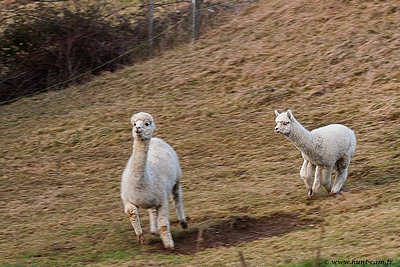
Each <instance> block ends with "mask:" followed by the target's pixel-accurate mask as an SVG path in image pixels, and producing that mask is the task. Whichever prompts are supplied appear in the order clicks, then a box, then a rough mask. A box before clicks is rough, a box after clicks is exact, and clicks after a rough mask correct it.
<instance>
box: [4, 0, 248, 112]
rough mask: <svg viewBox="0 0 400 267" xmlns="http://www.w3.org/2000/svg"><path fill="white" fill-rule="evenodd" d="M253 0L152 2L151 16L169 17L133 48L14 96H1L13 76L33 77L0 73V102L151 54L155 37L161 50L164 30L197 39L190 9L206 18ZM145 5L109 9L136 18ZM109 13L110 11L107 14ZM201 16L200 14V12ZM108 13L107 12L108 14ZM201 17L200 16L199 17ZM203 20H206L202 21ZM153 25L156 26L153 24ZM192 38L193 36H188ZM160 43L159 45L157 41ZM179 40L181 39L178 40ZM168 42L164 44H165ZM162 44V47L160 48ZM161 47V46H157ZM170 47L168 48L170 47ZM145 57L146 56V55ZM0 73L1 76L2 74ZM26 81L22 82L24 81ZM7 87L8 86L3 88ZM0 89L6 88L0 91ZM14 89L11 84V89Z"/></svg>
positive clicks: (58, 86) (66, 83)
mask: <svg viewBox="0 0 400 267" xmlns="http://www.w3.org/2000/svg"><path fill="white" fill-rule="evenodd" d="M251 2H253V1H240V0H237V1H227V2H226V1H225V2H204V3H202V6H201V9H199V10H197V11H194V10H193V9H192V8H191V7H192V6H191V5H192V4H193V3H192V2H189V1H179V0H178V1H173V2H171V1H170V2H157V3H155V7H156V8H155V15H154V16H155V17H156V18H157V19H159V18H160V17H161V15H167V16H168V17H169V21H167V22H165V21H162V20H160V19H159V20H158V23H166V24H167V25H164V27H163V28H161V30H160V29H158V30H157V31H154V34H153V35H152V36H148V37H146V38H145V39H142V40H141V41H140V42H139V43H137V44H136V45H134V46H133V47H131V48H129V49H127V50H125V51H123V52H120V53H119V54H118V55H115V56H113V57H112V58H109V59H107V60H104V61H103V62H101V63H100V64H97V65H96V66H93V67H91V68H89V69H87V70H83V71H80V72H79V73H74V75H71V76H69V77H67V78H64V79H62V80H61V81H56V82H53V83H52V84H50V85H47V86H42V87H41V88H38V89H36V90H34V91H32V92H28V93H24V94H23V95H17V96H16V97H15V96H14V97H13V96H12V95H11V96H8V98H7V96H5V95H4V94H6V93H7V92H9V91H10V84H11V85H12V84H13V83H14V81H15V80H17V79H25V80H27V79H31V80H34V79H36V76H34V75H31V76H29V78H26V77H27V74H26V72H24V71H21V72H20V73H17V74H15V73H12V74H13V75H8V76H4V75H0V101H1V102H0V105H4V104H7V103H10V102H13V101H17V100H19V99H22V98H25V97H30V96H33V95H36V94H38V93H42V92H46V91H50V90H57V89H62V88H65V87H67V86H69V85H71V84H76V83H79V82H77V81H79V80H81V79H82V80H84V81H85V79H83V78H84V77H87V76H91V75H93V73H96V72H99V73H100V72H101V71H102V70H105V69H106V68H107V66H111V65H112V64H115V62H118V61H119V60H120V59H122V58H125V57H128V56H129V55H132V54H134V53H135V52H140V53H141V54H143V53H146V51H147V52H148V53H149V55H152V54H154V52H153V51H152V50H153V49H154V47H149V44H151V43H154V42H155V41H156V40H159V41H158V47H159V49H164V48H165V46H166V43H167V42H168V41H169V39H168V38H167V37H166V36H167V35H168V33H170V32H171V31H173V30H174V32H177V34H178V35H181V36H180V37H182V36H183V35H184V38H181V39H182V40H183V42H186V43H187V42H189V41H190V38H197V35H195V34H193V35H192V34H191V33H192V31H193V29H195V28H197V30H198V28H199V25H200V19H199V18H198V19H197V20H196V19H193V12H198V14H201V12H203V11H205V12H206V16H207V18H208V19H209V18H210V16H218V13H219V12H220V11H223V10H226V9H227V8H231V6H232V5H238V4H245V5H247V4H249V3H251ZM147 7H148V5H147V4H140V5H126V6H123V7H121V8H119V9H116V8H115V9H114V10H113V12H111V13H112V14H113V16H116V15H121V14H122V15H125V16H127V17H128V18H129V19H135V18H137V17H144V18H146V16H147V15H146V14H145V12H144V11H145V9H146V8H147ZM130 8H134V9H135V10H134V11H129V12H126V11H127V10H129V9H130ZM20 11H21V9H20V8H16V9H12V10H0V15H1V14H2V13H4V14H6V17H5V18H4V17H2V18H1V21H3V22H4V21H5V20H7V19H11V18H12V17H13V16H19V12H20ZM109 15H110V13H109ZM203 15H204V14H203ZM110 16H111V15H110ZM203 17H204V16H203ZM196 23H199V25H198V26H196V25H195V24H196ZM205 23H207V21H206V22H205ZM156 27H157V26H156ZM178 28H179V29H184V31H177V30H176V29H178ZM197 34H198V33H197ZM93 35H95V33H90V34H86V35H81V36H74V38H73V39H70V40H66V41H64V42H61V43H57V44H54V46H63V45H64V46H65V45H66V46H68V45H69V44H70V42H77V41H78V39H85V38H87V39H90V38H93ZM170 35H171V34H170ZM171 36H172V37H170V38H177V36H175V35H171ZM162 39H164V45H163V44H162V42H161V41H160V40H162ZM192 40H194V39H192ZM160 43H161V44H160ZM180 43H182V42H180ZM167 45H168V44H167ZM162 46H164V47H162ZM160 47H162V48H160ZM171 48H172V47H171ZM147 58H148V57H147ZM128 63H129V64H130V63H132V62H131V61H128ZM36 75H40V74H36ZM2 76H3V77H2ZM25 84H26V83H25ZM7 87H8V88H7ZM4 88H7V89H9V90H8V91H7V90H4ZM12 89H14V88H12V86H11V90H12ZM2 94H3V97H2V98H1V95H2Z"/></svg>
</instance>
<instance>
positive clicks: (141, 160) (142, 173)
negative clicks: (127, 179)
mask: <svg viewBox="0 0 400 267" xmlns="http://www.w3.org/2000/svg"><path fill="white" fill-rule="evenodd" d="M149 144H150V140H136V139H135V141H134V142H133V152H132V164H131V169H130V172H131V177H132V178H133V180H134V183H135V186H136V187H142V186H144V185H146V184H148V181H147V180H148V175H146V174H147V154H148V151H149Z"/></svg>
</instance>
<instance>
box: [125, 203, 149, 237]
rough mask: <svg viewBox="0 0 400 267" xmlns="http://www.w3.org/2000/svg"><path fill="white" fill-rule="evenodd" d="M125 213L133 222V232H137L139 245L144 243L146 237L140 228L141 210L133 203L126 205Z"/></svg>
mask: <svg viewBox="0 0 400 267" xmlns="http://www.w3.org/2000/svg"><path fill="white" fill-rule="evenodd" d="M125 213H126V214H128V215H129V220H130V221H131V224H132V227H133V230H135V234H136V238H137V240H138V243H139V244H143V243H144V236H143V231H142V227H141V226H140V219H139V210H138V208H137V207H136V206H135V205H133V204H132V203H128V204H126V205H125Z"/></svg>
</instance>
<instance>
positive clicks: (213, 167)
mask: <svg viewBox="0 0 400 267" xmlns="http://www.w3.org/2000/svg"><path fill="white" fill-rule="evenodd" d="M399 13H400V6H399V3H398V2H397V1H333V0H332V1H324V2H323V3H322V2H320V1H304V0H302V1H300V0H297V1H285V0H283V1H282V0H279V1H277V0H276V1H275V0H273V1H265V2H260V3H257V4H254V5H251V6H249V7H248V8H247V9H246V10H244V11H243V12H242V13H240V14H239V15H237V16H234V17H232V19H230V20H231V22H229V23H227V24H225V25H223V26H221V27H220V28H218V29H217V30H215V31H212V32H210V33H208V34H207V36H205V37H203V38H202V39H201V40H199V42H198V43H196V44H195V45H193V46H182V47H179V48H177V49H175V50H173V51H171V52H168V53H166V54H165V55H163V56H162V57H159V58H156V59H154V60H151V61H149V62H146V63H144V64H141V65H137V66H132V67H129V68H126V69H124V70H123V71H120V72H118V73H116V74H104V75H103V76H102V77H101V78H99V79H97V80H96V81H93V82H91V83H90V84H87V85H85V86H78V87H74V88H69V89H66V90H64V91H59V92H50V93H46V94H41V95H38V96H35V97H31V98H26V99H22V100H20V101H18V102H15V103H12V104H10V105H6V106H1V107H0V120H1V123H0V136H1V142H0V166H1V178H0V179H1V183H0V195H1V198H0V207H1V208H0V209H1V215H0V216H1V218H0V229H1V230H0V235H1V238H0V240H1V241H0V252H1V257H0V258H1V261H2V263H3V265H5V266H6V265H15V266H26V265H32V266H35V265H37V266H39V265H43V266H70V265H73V264H75V265H92V266H167V265H169V266H238V264H239V263H240V259H239V257H238V250H240V251H242V252H243V255H244V257H245V260H246V262H247V263H248V264H251V266H276V265H284V264H289V263H294V264H299V263H300V262H303V261H305V260H310V259H313V258H314V257H315V255H316V250H317V247H318V245H319V243H318V242H317V240H318V237H319V235H320V229H319V225H318V224H312V225H308V226H307V227H298V228H296V229H295V230H294V231H291V232H289V233H286V234H283V235H278V236H273V237H268V238H262V239H259V240H256V241H252V242H248V243H243V244H240V245H237V246H233V247H216V248H211V249H207V250H204V251H201V252H198V253H196V254H192V255H184V256H182V255H175V254H168V255H165V254H162V253H150V252H149V249H150V248H151V247H152V243H154V242H159V240H157V239H156V240H150V241H151V242H150V243H151V244H147V245H146V246H144V247H139V246H137V245H136V243H135V237H134V235H133V232H132V230H131V226H130V224H129V220H128V218H127V217H126V216H125V215H124V214H123V209H122V204H121V202H120V198H119V182H120V175H121V172H122V169H123V167H124V165H125V163H126V160H127V158H128V157H129V153H130V148H131V142H132V140H131V136H130V130H131V128H130V127H131V126H130V124H129V118H130V116H131V115H132V114H133V113H135V112H138V111H146V112H150V113H151V114H152V115H153V116H154V118H155V120H156V124H157V136H159V137H162V138H164V139H165V140H166V141H167V142H169V143H170V144H171V145H172V146H173V147H174V148H175V150H176V151H177V152H178V154H179V156H180V159H181V165H182V168H183V172H184V177H183V191H184V201H185V207H186V213H187V215H188V216H189V217H190V225H189V227H190V228H192V229H194V228H199V227H208V226H210V225H214V224H215V223H217V222H218V221H220V220H221V219H224V218H226V217H229V216H235V215H237V216H243V215H247V216H250V217H252V218H259V217H263V216H269V215H271V214H275V213H279V212H286V213H293V214H298V216H300V217H301V218H303V219H309V220H313V221H317V222H320V221H322V220H324V222H325V227H324V228H325V231H324V235H323V239H322V240H321V258H323V259H330V260H336V259H348V260H351V259H369V260H384V259H387V258H391V259H398V258H399V251H400V250H399V248H400V247H399V244H400V242H399V241H400V240H399V235H398V234H399V232H400V223H399V222H400V221H399V218H400V211H399V201H400V194H399V189H400V186H399V176H400V168H399V166H400V145H399V141H398V140H399V137H400V127H399V122H400V90H399V88H400V79H399V77H400V61H399V57H398V55H399V53H400V46H399V45H400V35H399V33H398V29H399V28H400V21H399V20H398V16H399ZM286 108H291V109H292V110H293V112H294V113H295V115H296V117H297V118H298V119H299V121H300V122H302V123H303V124H304V125H305V126H306V127H308V128H309V129H313V128H316V127H318V126H322V125H325V124H328V123H343V124H346V125H347V126H349V127H350V128H352V129H353V130H354V131H355V132H356V134H357V138H358V147H357V151H356V156H355V158H354V159H353V161H352V164H351V166H350V174H349V178H348V180H347V182H346V184H345V187H344V190H343V192H342V193H341V194H340V195H338V196H336V197H327V195H326V193H325V192H322V191H321V192H320V193H319V194H318V195H317V196H316V197H315V199H313V200H311V201H307V200H306V199H305V196H306V189H305V187H304V185H303V183H302V181H301V179H300V178H299V176H298V170H299V168H300V166H301V162H302V161H301V157H300V155H299V152H298V151H297V150H296V149H295V148H294V147H293V146H292V145H291V144H290V143H289V141H288V140H286V139H285V138H283V137H282V136H280V135H277V134H275V133H274V132H273V127H274V126H275V124H274V113H273V110H274V109H278V110H279V111H282V110H284V109H286ZM321 209H324V210H325V212H324V213H321ZM142 214H143V215H142V216H143V222H142V223H143V225H144V228H145V229H146V230H147V229H148V221H147V217H146V214H145V213H144V212H142ZM171 219H172V220H175V216H172V218H171ZM181 231H182V230H181V229H179V228H178V227H176V226H174V227H173V233H174V235H177V234H178V233H180V232H181ZM146 237H147V238H148V239H149V235H148V234H147V235H146ZM194 246H195V244H194Z"/></svg>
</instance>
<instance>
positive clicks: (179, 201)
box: [172, 182, 188, 229]
mask: <svg viewBox="0 0 400 267" xmlns="http://www.w3.org/2000/svg"><path fill="white" fill-rule="evenodd" d="M172 203H173V205H174V208H175V212H176V215H177V216H178V220H179V222H180V223H181V226H182V228H183V229H187V228H188V224H187V222H186V216H185V210H184V207H183V198H182V187H181V184H180V182H177V183H176V184H175V186H174V188H173V189H172Z"/></svg>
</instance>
